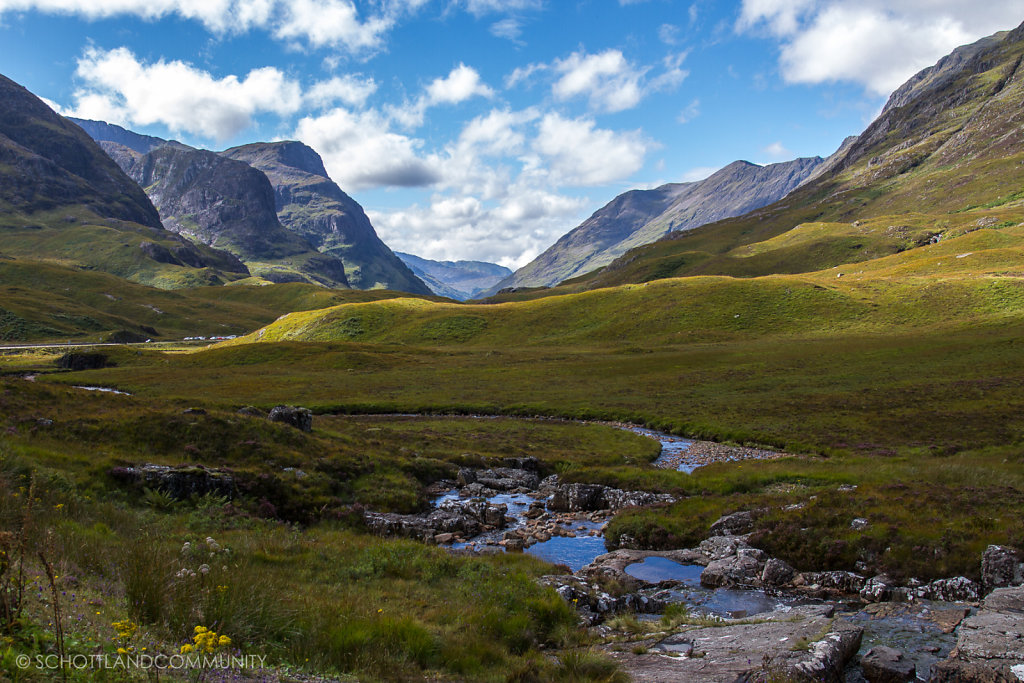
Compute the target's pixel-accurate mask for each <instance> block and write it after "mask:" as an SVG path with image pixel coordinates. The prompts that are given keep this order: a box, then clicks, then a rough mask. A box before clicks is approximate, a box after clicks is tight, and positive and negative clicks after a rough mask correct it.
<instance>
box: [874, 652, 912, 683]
mask: <svg viewBox="0 0 1024 683" xmlns="http://www.w3.org/2000/svg"><path fill="white" fill-rule="evenodd" d="M860 667H861V669H863V670H864V677H865V678H866V679H867V680H868V683H906V681H912V680H914V679H915V678H917V669H916V667H915V666H914V662H913V660H912V659H910V658H909V657H907V656H906V655H905V654H903V653H902V652H900V651H899V650H896V649H893V648H891V647H885V646H884V645H879V646H876V647H873V648H871V649H870V650H868V651H867V652H865V653H864V655H863V656H862V657H861V658H860Z"/></svg>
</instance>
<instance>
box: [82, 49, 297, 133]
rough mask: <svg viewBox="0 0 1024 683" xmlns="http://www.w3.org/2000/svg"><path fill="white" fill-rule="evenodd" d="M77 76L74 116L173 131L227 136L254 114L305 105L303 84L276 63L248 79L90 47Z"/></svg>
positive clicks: (287, 110)
mask: <svg viewBox="0 0 1024 683" xmlns="http://www.w3.org/2000/svg"><path fill="white" fill-rule="evenodd" d="M75 75H76V76H77V78H78V79H79V80H80V81H81V82H82V87H81V88H79V89H78V90H77V91H76V92H75V93H74V99H75V106H74V107H73V108H72V109H73V112H74V115H76V116H80V117H82V118H94V119H101V120H104V121H112V122H116V123H121V124H137V125H141V126H147V125H151V124H155V123H162V124H164V125H166V126H167V127H168V128H170V129H171V130H172V131H174V132H186V133H192V134H195V135H200V136H202V137H205V138H213V139H216V140H218V141H222V140H226V139H229V138H231V137H233V136H234V135H237V134H238V133H240V132H241V131H243V130H245V129H246V128H248V127H249V126H250V125H251V124H252V117H253V116H254V115H257V114H260V113H264V112H271V113H275V114H278V115H282V116H287V115H290V114H294V113H295V112H297V111H298V110H299V108H300V107H301V106H302V101H303V98H302V91H301V88H300V87H299V84H298V83H297V82H296V81H294V80H292V79H290V78H288V77H287V76H285V75H284V74H283V73H282V72H281V71H279V70H278V69H276V68H273V67H263V68H259V69H253V70H252V71H250V72H249V73H248V74H246V76H245V77H244V78H239V77H238V76H235V75H229V76H225V77H223V78H215V77H213V76H212V75H210V74H209V73H207V72H205V71H202V70H199V69H196V68H195V67H193V66H191V65H189V64H186V63H184V62H180V61H170V62H167V61H164V60H160V61H158V62H156V63H153V64H144V63H142V62H140V61H139V60H138V59H137V58H136V57H135V55H134V54H133V53H132V52H131V51H130V50H128V49H127V48H123V47H122V48H117V49H114V50H109V51H104V50H99V49H96V48H89V49H87V50H86V51H85V53H84V54H83V56H82V57H81V59H79V60H78V67H77V70H76V71H75Z"/></svg>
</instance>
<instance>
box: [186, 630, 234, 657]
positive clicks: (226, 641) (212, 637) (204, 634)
mask: <svg viewBox="0 0 1024 683" xmlns="http://www.w3.org/2000/svg"><path fill="white" fill-rule="evenodd" d="M230 644H231V639H230V638H228V637H227V636H221V635H217V633H216V632H214V631H211V630H210V629H208V628H206V627H205V626H196V629H195V635H194V636H192V642H191V643H185V644H184V645H182V646H181V654H183V655H184V654H188V653H190V652H203V653H206V654H212V653H214V652H216V651H217V650H219V649H221V648H223V647H227V646H228V645H230Z"/></svg>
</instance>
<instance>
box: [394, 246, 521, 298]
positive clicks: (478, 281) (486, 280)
mask: <svg viewBox="0 0 1024 683" xmlns="http://www.w3.org/2000/svg"><path fill="white" fill-rule="evenodd" d="M395 254H396V255H397V256H398V258H400V259H402V261H403V262H404V263H405V264H406V265H407V266H409V268H410V269H412V272H414V273H416V275H417V277H419V278H420V279H421V280H423V281H424V282H425V283H427V286H429V287H430V289H431V290H433V292H434V294H439V295H441V296H446V297H449V298H451V299H457V300H459V301H465V300H466V299H472V298H474V297H476V296H477V295H478V294H480V293H481V292H484V291H485V290H488V289H490V288H491V287H493V286H494V285H496V284H498V283H499V282H500V281H502V280H503V279H505V278H507V277H508V276H509V275H511V274H512V271H511V270H509V269H508V268H506V267H505V266H499V265H498V264H496V263H487V262H486V261H431V260H430V259H425V258H420V257H419V256H414V255H413V254H403V253H402V252H395Z"/></svg>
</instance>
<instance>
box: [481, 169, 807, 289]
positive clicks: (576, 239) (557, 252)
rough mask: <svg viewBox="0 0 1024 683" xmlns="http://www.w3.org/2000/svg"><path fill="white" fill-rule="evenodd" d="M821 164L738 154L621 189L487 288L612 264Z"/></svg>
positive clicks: (540, 281) (740, 208)
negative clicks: (701, 169)
mask: <svg viewBox="0 0 1024 683" xmlns="http://www.w3.org/2000/svg"><path fill="white" fill-rule="evenodd" d="M821 163H822V159H821V158H819V157H814V158H807V159H795V160H793V161H787V162H785V163H780V164H770V165H768V166H758V165H756V164H752V163H750V162H747V161H736V162H733V163H731V164H729V165H728V166H726V167H725V168H722V169H720V170H719V171H717V172H715V173H713V174H712V175H711V176H709V177H708V178H705V179H704V180H701V181H698V182H693V183H672V184H668V185H662V186H661V187H658V188H656V189H653V190H631V191H630V192H626V193H624V194H621V195H619V196H618V197H616V198H615V199H613V200H612V201H611V202H609V203H608V204H607V205H605V206H604V207H602V208H601V209H599V210H598V211H596V212H595V213H594V215H593V216H591V217H590V218H588V219H587V220H586V221H584V222H583V223H582V224H581V225H580V226H579V227H578V228H575V229H574V230H571V231H570V232H568V233H567V234H565V235H564V236H563V237H561V238H560V239H559V240H558V241H557V242H555V244H553V245H552V246H551V247H549V248H548V249H547V250H546V251H545V252H544V253H542V254H541V255H540V256H538V257H537V258H536V259H534V260H533V261H531V262H530V263H528V264H526V265H525V266H523V267H522V268H520V269H519V270H517V271H516V272H515V274H514V275H512V276H511V277H508V278H506V279H505V280H503V281H502V282H501V283H499V284H498V285H497V286H496V287H494V288H493V289H492V290H491V292H490V293H494V292H497V291H498V290H499V289H503V288H508V287H538V286H540V287H545V286H550V285H554V284H557V283H559V282H561V281H563V280H566V279H570V278H574V277H578V276H580V275H583V274H585V273H588V272H591V271H593V270H595V269H597V268H600V267H603V266H606V265H608V264H609V263H611V262H612V261H613V260H615V259H616V258H618V257H619V256H621V255H622V254H624V253H626V252H627V251H628V250H630V249H632V248H634V247H638V246H640V245H643V244H648V243H650V242H654V241H655V240H658V239H660V238H662V237H664V236H665V235H668V234H670V233H674V232H685V231H687V230H691V229H693V228H695V227H697V226H700V225H704V224H705V223H711V222H714V221H717V220H720V219H722V218H727V217H729V216H738V215H741V214H744V213H746V212H748V211H750V210H752V209H756V208H759V207H762V206H764V205H766V204H770V203H772V202H774V201H776V200H778V199H781V198H782V197H785V196H786V195H787V194H788V193H789V192H791V191H792V190H793V189H794V188H796V187H798V186H799V185H800V184H801V183H802V182H804V181H805V180H806V179H807V178H808V177H809V176H810V175H811V174H812V173H813V172H814V171H815V169H816V168H818V167H819V166H820V165H821Z"/></svg>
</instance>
